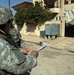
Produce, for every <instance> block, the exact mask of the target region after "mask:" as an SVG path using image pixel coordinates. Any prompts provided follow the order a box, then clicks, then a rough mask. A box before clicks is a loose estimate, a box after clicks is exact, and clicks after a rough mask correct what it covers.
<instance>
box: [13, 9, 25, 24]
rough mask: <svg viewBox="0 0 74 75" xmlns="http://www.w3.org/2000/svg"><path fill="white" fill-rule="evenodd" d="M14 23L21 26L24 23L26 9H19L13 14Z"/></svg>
mask: <svg viewBox="0 0 74 75" xmlns="http://www.w3.org/2000/svg"><path fill="white" fill-rule="evenodd" d="M14 17H15V23H16V24H17V25H23V24H24V22H26V21H25V17H26V9H24V8H22V9H20V10H19V11H18V12H16V14H15V16H14Z"/></svg>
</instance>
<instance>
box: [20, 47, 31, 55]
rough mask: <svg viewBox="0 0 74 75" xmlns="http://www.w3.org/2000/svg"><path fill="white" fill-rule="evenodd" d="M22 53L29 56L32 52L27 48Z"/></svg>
mask: <svg viewBox="0 0 74 75" xmlns="http://www.w3.org/2000/svg"><path fill="white" fill-rule="evenodd" d="M21 52H22V53H24V54H27V53H29V52H31V50H30V49H28V48H25V49H23V50H22V51H21Z"/></svg>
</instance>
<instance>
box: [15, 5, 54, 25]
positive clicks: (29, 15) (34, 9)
mask: <svg viewBox="0 0 74 75" xmlns="http://www.w3.org/2000/svg"><path fill="white" fill-rule="evenodd" d="M52 18H53V14H52V13H51V12H47V11H46V10H45V9H43V8H42V7H41V6H40V5H38V4H37V5H35V6H30V7H28V8H27V9H26V8H23V9H20V10H19V11H17V13H16V14H15V22H16V24H17V25H23V24H24V22H26V23H27V24H41V23H44V22H45V21H49V20H51V19H52Z"/></svg>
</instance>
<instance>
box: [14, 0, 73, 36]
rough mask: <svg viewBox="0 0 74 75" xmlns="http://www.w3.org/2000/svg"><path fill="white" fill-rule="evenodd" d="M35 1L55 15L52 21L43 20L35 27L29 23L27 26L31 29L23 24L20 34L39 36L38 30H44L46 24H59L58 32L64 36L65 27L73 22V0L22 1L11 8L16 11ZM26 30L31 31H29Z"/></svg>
mask: <svg viewBox="0 0 74 75" xmlns="http://www.w3.org/2000/svg"><path fill="white" fill-rule="evenodd" d="M36 2H38V3H40V5H41V6H42V7H43V8H44V9H46V10H48V11H51V12H52V13H53V14H54V15H55V17H54V19H53V20H52V21H48V22H45V24H43V25H41V26H39V25H37V26H36V27H35V28H34V26H33V25H32V26H31V25H30V26H31V27H30V26H29V28H31V29H29V28H27V27H28V26H26V24H24V27H23V28H22V30H21V34H27V35H28V34H29V35H35V36H41V33H40V32H41V31H45V27H46V25H52V24H59V25H60V26H59V30H60V31H59V34H60V36H65V34H66V32H65V31H66V30H65V27H66V26H67V25H73V24H74V0H53V1H52V0H33V3H30V2H22V3H20V4H17V5H15V6H13V8H14V9H15V10H17V11H18V9H20V8H22V7H26V5H27V6H28V5H33V4H34V5H35V3H36ZM33 29H34V30H33ZM28 30H29V31H30V30H33V31H32V32H29V31H28Z"/></svg>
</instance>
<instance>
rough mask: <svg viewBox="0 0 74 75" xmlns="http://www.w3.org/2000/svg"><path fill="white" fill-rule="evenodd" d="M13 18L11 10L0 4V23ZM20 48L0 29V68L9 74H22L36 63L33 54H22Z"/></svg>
mask: <svg viewBox="0 0 74 75" xmlns="http://www.w3.org/2000/svg"><path fill="white" fill-rule="evenodd" d="M10 19H13V16H12V15H11V12H10V11H9V10H8V9H7V8H5V7H3V6H0V25H3V24H5V23H7V22H8V21H9V20H10ZM20 50H22V49H21V48H16V47H15V44H14V41H13V39H12V38H11V37H10V36H9V35H7V34H6V32H4V31H2V30H1V29H0V70H3V71H5V72H6V71H7V72H9V74H17V75H19V74H22V73H24V72H26V71H29V70H31V69H32V68H34V67H35V66H36V65H37V58H36V56H35V55H34V54H29V55H24V54H23V53H21V52H20Z"/></svg>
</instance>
